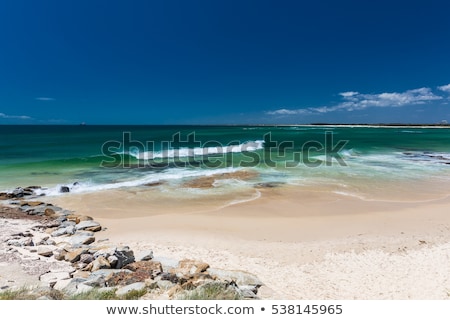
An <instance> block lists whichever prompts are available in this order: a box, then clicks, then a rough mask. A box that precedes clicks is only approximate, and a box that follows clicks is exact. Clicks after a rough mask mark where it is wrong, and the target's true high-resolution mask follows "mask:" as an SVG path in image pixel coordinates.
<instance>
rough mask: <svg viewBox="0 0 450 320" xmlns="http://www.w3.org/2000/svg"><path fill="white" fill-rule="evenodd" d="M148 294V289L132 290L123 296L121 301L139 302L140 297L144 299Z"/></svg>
mask: <svg viewBox="0 0 450 320" xmlns="http://www.w3.org/2000/svg"><path fill="white" fill-rule="evenodd" d="M146 293H147V289H141V290H131V291H130V292H128V293H126V294H124V295H123V296H121V297H120V298H119V299H121V300H138V299H139V298H140V297H142V296H143V295H144V294H146Z"/></svg>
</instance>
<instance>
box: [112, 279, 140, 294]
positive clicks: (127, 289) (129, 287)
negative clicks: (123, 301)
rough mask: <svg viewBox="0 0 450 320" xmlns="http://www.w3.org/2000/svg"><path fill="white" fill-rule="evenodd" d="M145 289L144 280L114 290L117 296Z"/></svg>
mask: <svg viewBox="0 0 450 320" xmlns="http://www.w3.org/2000/svg"><path fill="white" fill-rule="evenodd" d="M143 289H145V283H144V282H136V283H132V284H129V285H127V286H125V287H122V288H119V289H117V291H116V295H118V296H123V295H126V294H127V293H129V292H131V291H134V290H135V291H140V290H143Z"/></svg>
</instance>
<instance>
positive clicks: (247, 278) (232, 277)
mask: <svg viewBox="0 0 450 320" xmlns="http://www.w3.org/2000/svg"><path fill="white" fill-rule="evenodd" d="M208 273H209V274H210V275H211V276H213V277H216V278H218V279H221V280H225V281H227V282H234V283H236V284H237V285H238V286H262V285H264V283H262V281H261V280H259V279H258V277H257V276H255V275H254V274H252V273H249V272H246V271H240V270H231V271H230V270H222V269H213V268H210V269H208Z"/></svg>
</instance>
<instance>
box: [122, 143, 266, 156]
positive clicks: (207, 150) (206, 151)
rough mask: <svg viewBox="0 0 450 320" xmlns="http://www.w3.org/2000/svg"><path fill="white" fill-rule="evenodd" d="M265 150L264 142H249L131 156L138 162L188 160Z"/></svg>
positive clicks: (131, 153)
mask: <svg viewBox="0 0 450 320" xmlns="http://www.w3.org/2000/svg"><path fill="white" fill-rule="evenodd" d="M261 149H264V140H255V141H248V142H245V143H242V144H239V145H229V146H215V147H204V148H200V147H198V148H180V149H168V150H162V151H146V152H140V153H133V152H130V153H129V154H130V155H131V156H133V157H135V158H137V159H138V160H153V159H173V158H188V157H194V156H206V155H214V154H225V153H237V152H245V151H256V150H261Z"/></svg>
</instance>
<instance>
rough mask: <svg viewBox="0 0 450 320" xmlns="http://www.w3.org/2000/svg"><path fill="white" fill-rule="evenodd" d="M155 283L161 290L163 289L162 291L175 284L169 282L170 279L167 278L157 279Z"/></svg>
mask: <svg viewBox="0 0 450 320" xmlns="http://www.w3.org/2000/svg"><path fill="white" fill-rule="evenodd" d="M156 283H157V284H158V287H159V288H160V289H161V290H164V291H167V290H169V289H170V288H172V287H174V286H176V284H175V283H172V282H170V281H168V280H157V281H156Z"/></svg>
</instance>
